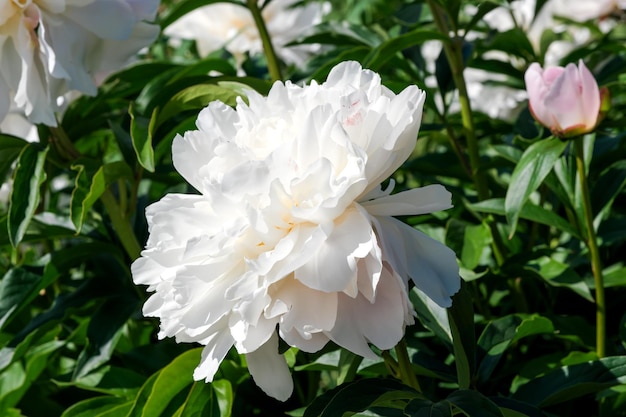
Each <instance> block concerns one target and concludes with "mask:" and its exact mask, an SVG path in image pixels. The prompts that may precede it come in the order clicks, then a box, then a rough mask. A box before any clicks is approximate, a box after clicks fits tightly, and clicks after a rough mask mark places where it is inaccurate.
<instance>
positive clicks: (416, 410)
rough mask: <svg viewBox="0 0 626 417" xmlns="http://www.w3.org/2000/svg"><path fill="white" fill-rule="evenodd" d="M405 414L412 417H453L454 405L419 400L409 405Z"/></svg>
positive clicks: (445, 402)
mask: <svg viewBox="0 0 626 417" xmlns="http://www.w3.org/2000/svg"><path fill="white" fill-rule="evenodd" d="M404 413H405V414H408V415H409V416H411V417H413V416H414V417H452V404H450V403H449V402H448V401H446V400H443V401H440V402H437V403H434V402H432V401H430V400H426V399H421V398H417V399H414V400H412V401H411V402H409V404H407V406H406V408H405V409H404Z"/></svg>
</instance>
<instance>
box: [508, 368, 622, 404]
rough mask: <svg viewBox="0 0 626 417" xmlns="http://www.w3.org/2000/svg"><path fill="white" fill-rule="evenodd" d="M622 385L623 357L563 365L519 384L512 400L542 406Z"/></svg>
mask: <svg viewBox="0 0 626 417" xmlns="http://www.w3.org/2000/svg"><path fill="white" fill-rule="evenodd" d="M619 384H626V356H615V357H608V358H602V359H599V360H596V361H589V362H586V363H581V364H577V365H571V366H564V367H562V368H560V369H557V370H555V371H553V372H550V373H548V374H546V375H544V376H542V377H539V378H535V379H533V380H531V381H529V382H528V383H526V384H524V385H522V386H521V387H520V388H519V389H518V390H517V391H516V392H515V393H514V394H513V398H515V399H518V400H522V401H526V402H528V403H530V404H533V405H538V406H541V407H545V406H548V405H553V404H559V403H562V402H564V401H569V400H573V399H575V398H578V397H581V396H583V395H587V394H592V393H595V392H598V391H601V390H603V389H606V388H609V387H612V386H615V385H619Z"/></svg>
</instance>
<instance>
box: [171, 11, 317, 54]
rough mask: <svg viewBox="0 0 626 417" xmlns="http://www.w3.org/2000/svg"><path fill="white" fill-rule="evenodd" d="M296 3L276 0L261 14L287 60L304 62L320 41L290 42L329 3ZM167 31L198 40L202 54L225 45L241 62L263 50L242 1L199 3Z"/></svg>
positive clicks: (313, 22) (308, 28) (307, 28)
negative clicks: (306, 43)
mask: <svg viewBox="0 0 626 417" xmlns="http://www.w3.org/2000/svg"><path fill="white" fill-rule="evenodd" d="M296 3H298V0H273V1H271V2H270V3H269V4H268V5H267V6H266V7H264V8H263V10H262V15H263V18H264V20H265V24H266V25H267V30H268V32H269V34H270V36H271V38H272V43H273V46H274V48H275V50H276V53H277V54H278V56H279V57H280V58H281V59H282V60H284V61H285V62H286V63H287V64H295V65H297V66H302V65H303V64H304V63H305V61H306V60H307V59H308V58H309V57H310V56H311V55H312V54H313V53H315V52H316V51H318V50H319V45H293V46H287V45H288V44H289V43H291V42H293V41H295V40H297V39H298V38H300V37H302V36H304V35H306V34H307V33H308V32H310V31H311V29H312V28H313V27H314V26H315V25H317V24H319V23H320V22H321V20H322V16H323V14H324V11H325V9H327V7H326V6H327V5H325V4H324V3H320V2H311V3H308V4H306V5H304V6H295V5H296ZM165 34H166V35H168V36H171V37H172V38H174V39H192V40H195V41H196V46H197V48H198V52H199V53H200V55H202V56H206V55H208V54H209V53H211V52H213V51H216V50H218V49H220V48H225V49H226V50H227V51H228V52H230V53H231V54H233V55H234V56H235V58H236V59H237V61H238V62H240V63H241V62H243V60H244V58H245V54H246V53H249V54H250V55H257V54H261V53H262V52H263V45H262V43H261V38H260V36H259V32H258V30H257V27H256V25H255V23H254V19H253V18H252V14H251V13H250V11H249V10H248V9H247V8H246V7H245V6H244V4H243V3H242V4H241V5H236V4H232V3H218V4H210V5H207V6H202V7H199V8H197V9H195V10H193V11H192V12H190V13H187V14H186V15H184V16H183V17H181V18H180V19H178V20H177V21H176V22H174V23H173V24H171V25H170V26H168V27H167V28H166V29H165Z"/></svg>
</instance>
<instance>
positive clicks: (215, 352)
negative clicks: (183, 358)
mask: <svg viewBox="0 0 626 417" xmlns="http://www.w3.org/2000/svg"><path fill="white" fill-rule="evenodd" d="M232 346H233V339H232V338H231V337H230V334H229V333H228V332H227V331H226V332H225V331H218V332H216V333H215V334H214V335H213V337H212V338H211V339H210V340H207V341H206V346H205V347H204V349H203V350H202V358H201V360H200V364H199V365H198V367H197V368H196V369H195V370H194V371H193V379H195V380H196V381H199V380H202V379H204V380H205V381H206V382H211V381H213V377H214V376H215V373H216V372H217V370H218V369H219V366H220V363H222V361H223V360H224V358H225V357H226V354H227V353H228V351H229V350H230V348H231V347H232Z"/></svg>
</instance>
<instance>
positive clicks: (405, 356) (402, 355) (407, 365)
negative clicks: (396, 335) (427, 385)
mask: <svg viewBox="0 0 626 417" xmlns="http://www.w3.org/2000/svg"><path fill="white" fill-rule="evenodd" d="M396 355H397V356H398V371H399V372H400V379H401V380H402V382H404V383H405V384H407V385H408V386H410V387H413V388H414V389H415V390H416V391H417V392H422V388H421V387H420V383H419V381H418V380H417V376H416V375H415V372H413V367H412V366H411V359H410V358H409V351H408V350H407V347H406V340H404V339H402V340H400V342H399V343H398V344H397V345H396Z"/></svg>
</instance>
